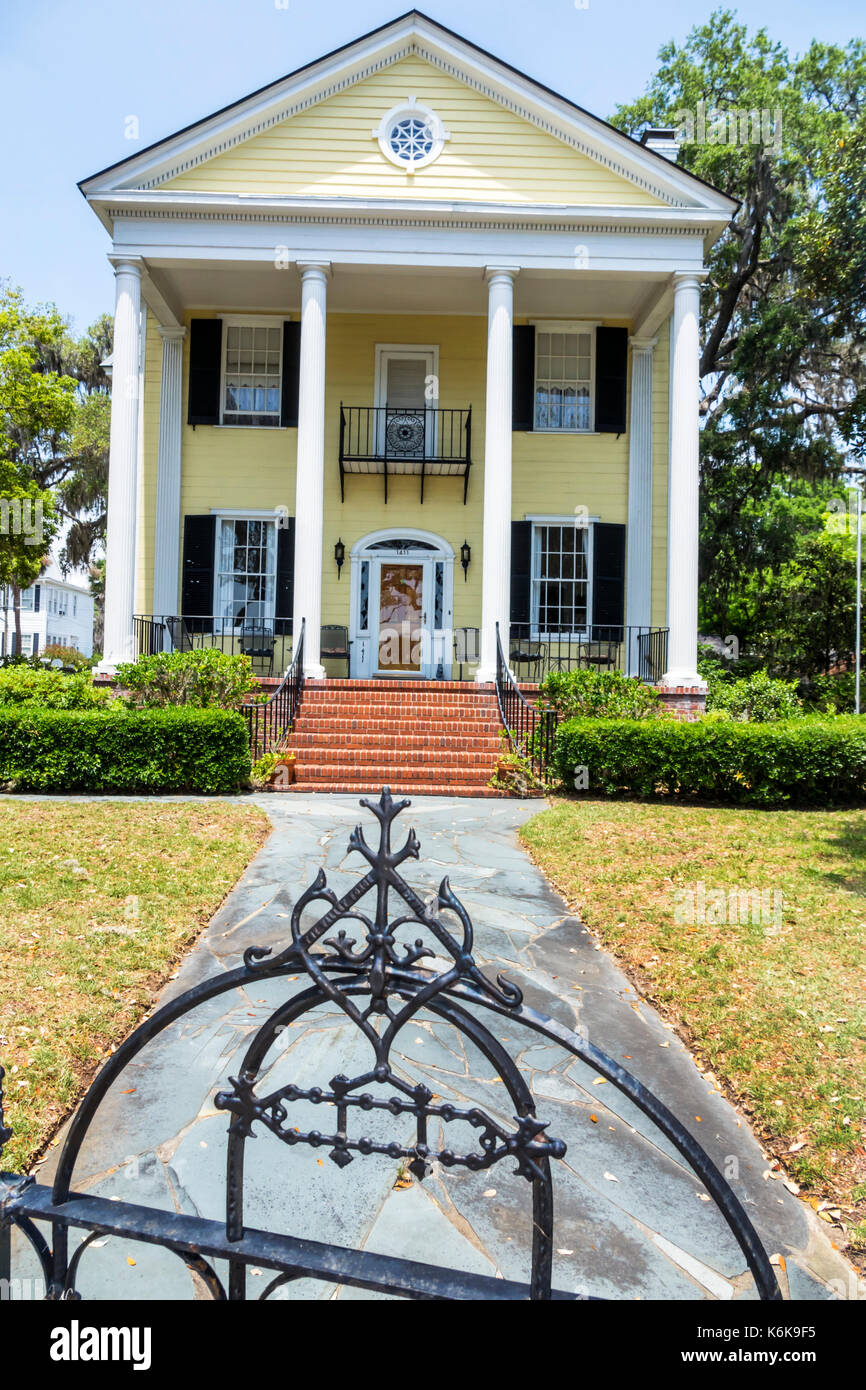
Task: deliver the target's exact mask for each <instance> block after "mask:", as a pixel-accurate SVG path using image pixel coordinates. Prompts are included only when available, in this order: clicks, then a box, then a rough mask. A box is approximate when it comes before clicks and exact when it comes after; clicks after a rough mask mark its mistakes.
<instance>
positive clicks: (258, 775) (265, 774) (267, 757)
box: [252, 753, 277, 787]
mask: <svg viewBox="0 0 866 1390" xmlns="http://www.w3.org/2000/svg"><path fill="white" fill-rule="evenodd" d="M276 766H277V754H276V753H265V754H264V755H263V756H262V757H261V758H257V759H256V761H255V762H254V763H253V770H252V781H253V785H254V786H256V787H263V786H266V785H267V783H268V782H270V780H271V778H272V777H273V775H274V770H275V768H276Z"/></svg>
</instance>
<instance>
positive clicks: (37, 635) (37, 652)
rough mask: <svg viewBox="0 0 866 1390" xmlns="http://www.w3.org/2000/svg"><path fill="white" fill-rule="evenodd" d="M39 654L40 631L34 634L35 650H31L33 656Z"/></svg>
mask: <svg viewBox="0 0 866 1390" xmlns="http://www.w3.org/2000/svg"><path fill="white" fill-rule="evenodd" d="M38 654H39V633H38V632H34V634H33V650H32V652H31V655H32V656H37V655H38Z"/></svg>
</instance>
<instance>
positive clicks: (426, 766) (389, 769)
mask: <svg viewBox="0 0 866 1390" xmlns="http://www.w3.org/2000/svg"><path fill="white" fill-rule="evenodd" d="M492 776H493V765H492V764H491V763H487V764H485V765H483V766H477V767H476V766H474V765H471V766H466V765H465V764H464V763H456V764H455V765H454V766H453V767H443V766H442V764H441V763H435V762H434V763H421V764H415V763H412V764H400V765H399V766H397V767H395V766H394V765H393V763H379V764H376V763H373V764H369V765H368V764H364V765H363V766H359V765H358V764H357V763H350V762H342V763H341V762H333V763H330V762H325V761H322V760H321V754H320V755H319V760H318V761H313V760H312V759H311V760H310V761H309V762H307V763H304V762H301V761H298V764H297V772H296V777H297V779H298V781H300V782H328V781H333V782H352V781H358V780H359V779H363V780H364V781H365V782H369V783H370V784H371V785H378V786H383V787H385V786H390V785H391V784H392V783H395V782H397V783H402V784H403V785H409V784H412V783H415V782H425V783H430V784H431V785H436V784H438V783H440V782H441V783H442V785H444V786H447V785H448V784H449V783H451V782H461V783H470V782H477V783H480V784H481V785H482V786H483V785H484V784H485V783H487V782H489V780H490V778H491V777H492Z"/></svg>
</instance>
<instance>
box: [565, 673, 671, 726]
mask: <svg viewBox="0 0 866 1390" xmlns="http://www.w3.org/2000/svg"><path fill="white" fill-rule="evenodd" d="M538 694H539V697H540V698H541V699H542V700H543V701H544V703H545V704H547V705H550V706H552V707H553V709H555V710H556V712H557V714H558V715H559V717H560V719H573V718H577V719H657V718H658V717H659V716H661V715H663V714H664V713H665V709H664V706H663V704H662V702H661V700H660V698H659V696H658V694H657V692H656V691H655V690H653V689H652V687H651V686H649V685H644V683H643V681H640V680H638V679H637V678H636V677H634V676H624V675H623V673H622V672H621V671H549V672H548V673H547V675H546V676H545V677H544V680H543V681H542V682H541V685H540V686H539V688H538Z"/></svg>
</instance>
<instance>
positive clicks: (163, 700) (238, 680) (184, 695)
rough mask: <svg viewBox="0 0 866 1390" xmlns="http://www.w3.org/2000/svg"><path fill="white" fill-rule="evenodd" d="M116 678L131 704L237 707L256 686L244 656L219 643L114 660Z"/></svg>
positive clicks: (143, 707) (138, 706) (248, 660)
mask: <svg viewBox="0 0 866 1390" xmlns="http://www.w3.org/2000/svg"><path fill="white" fill-rule="evenodd" d="M117 679H118V681H119V683H120V685H121V686H123V688H124V690H125V691H126V695H127V700H128V703H129V704H130V705H131V706H132V707H133V708H136V709H148V708H150V709H160V708H163V707H165V706H166V705H194V706H195V707H196V708H197V709H240V708H241V706H242V705H244V704H245V703H246V701H247V696H248V695H250V694H252V693H253V692H254V691H256V690H258V689H259V686H258V683H257V681H256V679H255V676H254V675H253V668H252V664H251V662H250V659H249V657H248V656H241V655H236V656H229V655H227V653H225V652H221V651H220V650H219V648H218V647H206V648H204V650H202V651H196V652H160V653H158V654H157V655H156V656H140V657H139V658H138V661H134V662H127V663H122V664H121V665H119V666H118V668H117Z"/></svg>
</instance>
